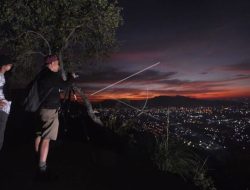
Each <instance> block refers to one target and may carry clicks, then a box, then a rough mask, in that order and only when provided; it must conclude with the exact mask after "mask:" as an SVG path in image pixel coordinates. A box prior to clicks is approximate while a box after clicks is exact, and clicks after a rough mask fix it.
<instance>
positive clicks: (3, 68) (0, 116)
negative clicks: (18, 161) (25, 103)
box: [0, 55, 13, 152]
mask: <svg viewBox="0 0 250 190" xmlns="http://www.w3.org/2000/svg"><path fill="white" fill-rule="evenodd" d="M12 66H13V65H12V61H11V59H10V58H9V57H8V56H6V55H1V56H0V152H1V149H2V147H3V142H4V131H5V128H6V123H7V120H8V115H9V112H10V106H11V102H10V101H8V100H7V99H6V91H5V87H6V82H5V73H7V72H8V71H10V70H11V68H12Z"/></svg>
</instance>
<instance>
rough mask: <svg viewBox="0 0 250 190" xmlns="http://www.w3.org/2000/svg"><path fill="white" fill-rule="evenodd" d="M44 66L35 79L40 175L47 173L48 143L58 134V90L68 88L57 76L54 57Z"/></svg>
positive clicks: (57, 62)
mask: <svg viewBox="0 0 250 190" xmlns="http://www.w3.org/2000/svg"><path fill="white" fill-rule="evenodd" d="M44 66H45V67H44V69H43V70H42V71H41V72H40V73H39V76H38V78H37V85H38V95H39V98H40V99H43V101H42V103H41V105H40V107H39V109H38V118H39V122H38V126H37V130H36V139H35V151H36V152H37V153H38V155H39V172H40V174H42V175H43V174H46V173H47V172H46V171H47V163H46V162H47V157H48V153H49V144H50V141H51V140H54V141H55V140H56V139H57V134H58V127H59V120H58V110H59V108H60V92H59V89H61V88H66V87H67V86H69V83H68V82H66V81H63V79H62V78H61V75H60V74H59V69H60V65H59V60H58V57H57V56H56V55H50V56H47V57H46V59H45V64H44Z"/></svg>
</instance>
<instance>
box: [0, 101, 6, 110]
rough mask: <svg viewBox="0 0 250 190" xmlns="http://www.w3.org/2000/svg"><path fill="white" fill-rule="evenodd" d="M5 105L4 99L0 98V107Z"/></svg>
mask: <svg viewBox="0 0 250 190" xmlns="http://www.w3.org/2000/svg"><path fill="white" fill-rule="evenodd" d="M5 105H6V103H5V102H4V100H0V109H2V108H3V107H4V106H5Z"/></svg>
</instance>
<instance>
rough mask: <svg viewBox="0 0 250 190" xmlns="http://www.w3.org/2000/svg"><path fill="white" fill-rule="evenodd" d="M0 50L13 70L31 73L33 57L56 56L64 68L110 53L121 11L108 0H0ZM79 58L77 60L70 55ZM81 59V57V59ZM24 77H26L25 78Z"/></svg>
mask: <svg viewBox="0 0 250 190" xmlns="http://www.w3.org/2000/svg"><path fill="white" fill-rule="evenodd" d="M0 2H1V3H0V4H1V6H0V28H1V30H0V48H4V49H8V51H9V52H11V54H12V56H13V58H14V59H15V60H16V62H17V66H16V68H15V69H16V70H18V71H19V72H21V73H24V71H25V76H23V77H27V76H31V75H32V74H34V69H36V68H34V67H32V66H34V62H35V61H36V60H37V59H38V57H39V56H40V57H42V56H44V55H47V54H57V55H59V57H60V61H61V64H62V65H63V66H66V67H70V66H72V63H73V62H74V63H75V64H78V65H79V64H82V63H83V62H84V60H87V59H89V58H93V57H96V56H103V55H107V54H108V53H110V51H112V50H113V48H114V47H116V44H117V41H116V31H117V29H118V28H119V26H120V25H121V23H122V17H121V8H120V7H119V6H118V3H117V2H116V1H112V2H109V1H108V0H56V1H55V0H0ZM79 54H81V61H80V62H78V61H79V60H78V61H76V59H75V58H76V57H78V55H79ZM83 58H84V59H83ZM27 73H29V74H28V75H27Z"/></svg>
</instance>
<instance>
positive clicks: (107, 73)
mask: <svg viewBox="0 0 250 190" xmlns="http://www.w3.org/2000/svg"><path fill="white" fill-rule="evenodd" d="M136 72H138V71H135V72H129V71H122V70H119V69H117V68H113V67H106V68H103V69H100V70H96V71H93V72H91V73H85V74H84V73H83V74H81V76H80V80H79V82H80V83H100V84H101V83H114V82H117V81H119V80H122V79H124V78H126V77H128V76H131V75H132V74H135V73H136ZM176 74H177V72H161V71H156V70H147V71H144V72H142V73H140V74H138V75H136V76H133V77H131V78H130V79H128V80H127V81H126V82H129V81H132V82H145V81H154V80H161V79H169V78H170V77H172V76H174V75H176Z"/></svg>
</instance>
